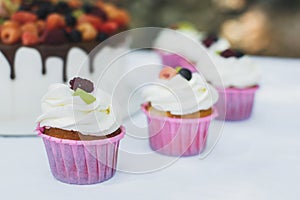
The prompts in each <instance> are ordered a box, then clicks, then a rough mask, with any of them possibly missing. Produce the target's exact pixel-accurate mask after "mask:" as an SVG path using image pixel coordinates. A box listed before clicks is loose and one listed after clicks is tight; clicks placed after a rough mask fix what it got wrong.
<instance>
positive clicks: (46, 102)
mask: <svg viewBox="0 0 300 200" xmlns="http://www.w3.org/2000/svg"><path fill="white" fill-rule="evenodd" d="M73 94H74V91H73V90H71V89H70V88H69V87H68V86H67V85H65V84H53V85H50V86H49V89H48V92H47V93H46V94H45V95H44V97H43V98H42V112H43V114H42V115H41V116H40V117H38V119H37V120H36V121H37V122H38V123H40V126H41V127H43V126H45V127H53V128H60V129H64V130H73V131H79V132H80V133H82V134H84V135H94V136H103V135H107V134H110V133H113V132H114V131H116V130H117V129H118V128H119V127H120V123H119V122H120V119H119V118H118V119H117V118H116V116H115V115H114V113H115V111H114V110H113V108H112V100H111V97H110V96H109V95H108V94H107V93H105V92H104V91H102V90H99V89H98V90H95V91H94V92H93V93H92V95H93V96H94V97H95V98H96V101H95V102H93V103H91V104H87V103H86V102H84V101H83V100H82V99H81V97H80V96H73ZM114 107H115V105H114ZM114 109H115V108H114Z"/></svg>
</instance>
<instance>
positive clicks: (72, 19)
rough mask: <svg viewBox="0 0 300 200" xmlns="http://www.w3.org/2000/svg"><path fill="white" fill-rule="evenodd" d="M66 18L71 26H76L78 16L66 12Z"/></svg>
mask: <svg viewBox="0 0 300 200" xmlns="http://www.w3.org/2000/svg"><path fill="white" fill-rule="evenodd" d="M65 20H66V24H67V26H70V27H73V26H75V25H76V23H77V20H76V18H75V17H74V16H73V15H71V14H66V15H65Z"/></svg>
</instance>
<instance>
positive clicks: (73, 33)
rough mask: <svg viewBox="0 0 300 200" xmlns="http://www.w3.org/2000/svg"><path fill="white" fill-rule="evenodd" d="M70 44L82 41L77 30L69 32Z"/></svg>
mask: <svg viewBox="0 0 300 200" xmlns="http://www.w3.org/2000/svg"><path fill="white" fill-rule="evenodd" d="M68 37H69V40H70V42H80V41H81V40H82V34H81V32H80V31H78V30H75V29H73V30H71V32H70V33H69V34H68Z"/></svg>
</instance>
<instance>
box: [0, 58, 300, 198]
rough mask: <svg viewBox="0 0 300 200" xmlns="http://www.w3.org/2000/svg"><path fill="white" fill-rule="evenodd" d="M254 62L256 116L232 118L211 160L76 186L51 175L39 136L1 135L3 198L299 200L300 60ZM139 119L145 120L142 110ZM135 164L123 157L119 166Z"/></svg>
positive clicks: (143, 145)
mask: <svg viewBox="0 0 300 200" xmlns="http://www.w3.org/2000/svg"><path fill="white" fill-rule="evenodd" d="M254 59H255V61H257V63H258V65H259V66H261V69H262V72H263V80H262V83H261V88H260V90H259V91H258V93H257V96H256V102H255V107H254V111H253V115H252V118H251V119H249V120H247V121H242V122H226V123H225V126H224V129H223V133H222V137H221V138H220V140H219V142H218V144H217V145H216V147H215V148H214V150H213V151H212V153H211V154H210V155H209V156H208V157H206V158H205V159H202V160H200V159H199V158H198V157H187V158H181V159H179V160H177V161H176V162H175V163H174V164H172V165H170V166H168V167H166V168H164V169H162V170H158V171H156V172H153V173H143V174H134V173H124V172H117V173H116V175H115V176H114V177H113V178H112V179H110V180H108V181H106V182H104V183H101V184H96V185H90V186H76V185H68V184H64V183H61V182H59V181H56V180H55V179H54V178H53V177H52V175H51V173H50V168H49V166H48V161H47V157H46V152H45V149H44V146H43V143H42V140H41V139H40V138H36V137H27V138H4V137H0V158H1V160H0V199H2V200H6V199H43V200H48V199H49V200H53V199H56V200H59V199H73V200H76V199H79V200H82V199H149V200H153V199H189V200H190V199H205V200H214V199H216V200H219V199H222V200H235V199H236V200H248V199H249V200H260V199H261V200H268V199H270V200H271V199H272V200H282V199H289V200H296V199H297V200H298V199H299V196H300V184H299V180H300V132H299V128H300V123H299V122H298V121H299V119H300V114H299V111H300V59H278V58H259V57H256V58H254ZM134 118H135V120H138V121H139V123H141V124H145V123H146V122H145V117H144V116H143V115H142V114H141V113H140V114H138V115H136V116H135V117H134ZM125 126H126V123H125ZM29 134H31V133H29ZM125 147H132V148H133V149H135V150H148V149H149V147H148V144H147V141H146V140H144V141H140V142H137V141H133V140H132V138H129V137H128V136H127V137H125V139H124V140H122V142H121V148H125ZM157 157H163V156H161V155H157ZM128 162H129V161H127V160H126V159H124V158H122V157H120V159H119V163H118V165H119V166H125V165H131V164H132V163H128Z"/></svg>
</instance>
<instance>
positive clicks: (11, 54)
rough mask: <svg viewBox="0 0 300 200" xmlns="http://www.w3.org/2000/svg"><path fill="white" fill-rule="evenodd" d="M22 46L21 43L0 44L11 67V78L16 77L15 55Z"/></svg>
mask: <svg viewBox="0 0 300 200" xmlns="http://www.w3.org/2000/svg"><path fill="white" fill-rule="evenodd" d="M20 47H21V45H19V44H15V45H3V44H0V49H1V52H2V54H3V55H4V57H5V58H6V60H7V62H8V64H9V67H10V78H11V79H15V78H16V72H15V66H14V65H15V56H16V52H17V50H18V49H19V48H20Z"/></svg>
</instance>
